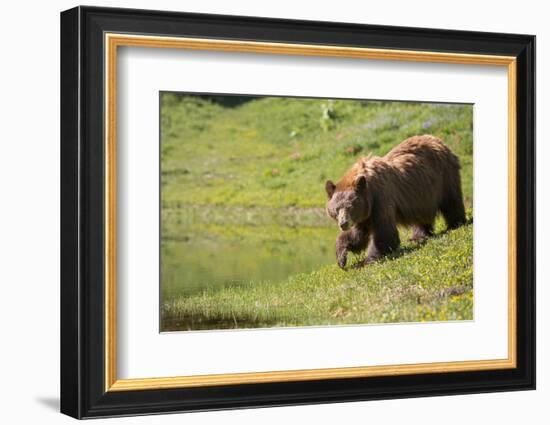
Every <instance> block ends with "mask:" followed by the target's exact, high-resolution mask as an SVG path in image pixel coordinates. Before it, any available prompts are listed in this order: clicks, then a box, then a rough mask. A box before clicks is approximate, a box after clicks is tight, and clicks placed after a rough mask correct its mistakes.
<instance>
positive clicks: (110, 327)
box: [104, 33, 517, 391]
mask: <svg viewBox="0 0 550 425" xmlns="http://www.w3.org/2000/svg"><path fill="white" fill-rule="evenodd" d="M119 46H133V47H150V48H171V49H191V50H210V51H231V52H248V53H263V54H282V55H303V56H328V57H342V58H355V59H377V60H398V61H405V62H436V63H451V64H470V65H493V66H504V67H507V71H508V357H507V358H506V359H495V360H471V361H455V362H437V363H419V364H399V365H382V366H363V367H342V368H327V369H305V370H287V371H270V372H252V373H250V372H249V373H230V374H215V375H193V376H175V377H164V378H155V377H152V378H138V379H135V378H132V379H118V378H117V372H116V362H117V352H116V346H117V339H116V335H117V332H116V331H117V325H116V276H117V274H116V264H117V256H116V247H117V245H116V234H117V229H116V208H117V205H116V199H117V198H116V187H117V182H116V163H117V159H116V135H117V134H116V123H117V119H116V117H117V115H116V114H117V111H116V106H117V103H116V101H117V48H118V47H119ZM105 81H106V83H105V141H104V143H105V377H104V378H105V391H131V390H149V389H161V388H163V389H165V388H181V387H200V386H214V385H234V384H252V383H267V382H285V381H308V380H320V379H337V378H354V377H374V376H389V375H410V374H416V373H443V372H459V371H481V370H496V369H510V368H515V367H516V326H517V323H516V284H517V283H516V259H517V256H516V239H517V234H516V199H517V198H516V143H517V141H516V84H517V77H516V58H515V57H513V56H492V55H475V54H460V53H442V52H424V51H410V50H391V49H370V48H357V47H339V46H325V45H307V44H285V43H266V42H255V41H235V40H213V39H197V38H179V37H158V36H145V35H128V34H115V33H106V34H105Z"/></svg>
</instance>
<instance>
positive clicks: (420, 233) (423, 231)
mask: <svg viewBox="0 0 550 425" xmlns="http://www.w3.org/2000/svg"><path fill="white" fill-rule="evenodd" d="M433 234H434V225H433V223H430V224H415V225H413V226H412V236H411V237H410V239H409V241H411V242H420V241H422V240H424V239H426V238H429V237H430V236H433Z"/></svg>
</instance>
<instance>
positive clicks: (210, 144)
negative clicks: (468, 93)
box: [161, 93, 472, 208]
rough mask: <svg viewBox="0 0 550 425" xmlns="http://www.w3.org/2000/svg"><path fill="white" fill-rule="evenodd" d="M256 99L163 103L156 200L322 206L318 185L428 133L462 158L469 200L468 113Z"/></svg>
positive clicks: (450, 108)
mask: <svg viewBox="0 0 550 425" xmlns="http://www.w3.org/2000/svg"><path fill="white" fill-rule="evenodd" d="M327 104H329V103H328V101H326V100H319V99H300V100H298V101H297V100H294V99H287V98H262V99H258V100H253V101H250V102H247V103H244V104H242V105H241V106H238V107H234V108H224V107H222V106H220V105H218V104H215V103H213V102H209V101H207V100H203V99H200V98H196V97H189V96H187V97H179V96H176V95H172V94H168V93H167V94H164V95H163V97H162V108H163V112H162V123H161V126H162V130H161V131H162V145H161V146H162V150H161V161H162V178H161V182H162V203H163V207H164V208H171V207H174V206H176V207H177V206H182V205H189V204H192V205H223V206H240V207H255V208H256V207H274V208H284V207H299V208H304V207H307V208H311V207H316V208H319V207H322V206H323V205H324V202H325V192H324V189H323V188H324V182H325V181H326V180H327V179H333V180H337V179H338V178H339V177H340V176H342V174H343V173H344V172H345V171H346V170H347V169H348V168H349V167H350V166H351V165H352V164H353V162H354V161H355V160H356V159H358V158H359V157H361V156H364V155H367V154H369V153H373V154H377V155H384V154H385V153H387V152H388V151H389V150H390V149H391V148H392V147H394V146H395V145H397V144H398V143H399V142H400V141H402V140H403V139H405V138H406V137H409V136H413V135H417V134H424V133H431V134H434V135H436V136H438V137H441V138H442V139H443V141H444V142H445V143H447V144H448V145H449V146H450V147H451V148H452V149H453V151H454V152H455V153H456V154H457V155H458V156H459V157H460V159H461V163H462V168H463V169H462V182H463V190H464V198H465V201H466V204H467V205H468V206H471V201H472V107H471V106H467V105H466V106H461V105H438V104H417V103H405V102H368V103H366V102H362V101H351V100H346V101H342V100H337V101H334V102H331V103H330V105H331V108H332V110H333V112H332V118H330V119H329V120H328V122H329V124H324V122H325V121H327V120H326V119H324V118H323V116H324V114H323V106H325V107H326V105H327Z"/></svg>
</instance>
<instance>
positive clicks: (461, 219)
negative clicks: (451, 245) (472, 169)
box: [439, 170, 466, 229]
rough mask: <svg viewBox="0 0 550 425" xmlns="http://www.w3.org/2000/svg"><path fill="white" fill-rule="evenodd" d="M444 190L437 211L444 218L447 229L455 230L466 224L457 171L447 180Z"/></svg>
mask: <svg viewBox="0 0 550 425" xmlns="http://www.w3.org/2000/svg"><path fill="white" fill-rule="evenodd" d="M449 183H450V184H448V186H447V187H446V188H445V189H444V194H443V199H442V202H441V205H440V206H439V209H440V211H441V214H442V215H443V217H444V218H445V222H446V223H447V228H448V229H456V228H457V227H459V226H462V225H463V224H465V223H466V211H465V210H464V201H463V199H462V187H461V183H460V175H459V174H458V170H457V173H456V175H455V176H453V177H452V178H451V179H449Z"/></svg>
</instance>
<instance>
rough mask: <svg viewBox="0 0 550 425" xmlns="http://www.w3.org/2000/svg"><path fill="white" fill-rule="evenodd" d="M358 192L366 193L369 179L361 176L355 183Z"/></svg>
mask: <svg viewBox="0 0 550 425" xmlns="http://www.w3.org/2000/svg"><path fill="white" fill-rule="evenodd" d="M354 186H355V191H356V192H364V191H365V189H366V188H367V178H366V177H365V176H359V177H357V178H356V179H355V182H354Z"/></svg>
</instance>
